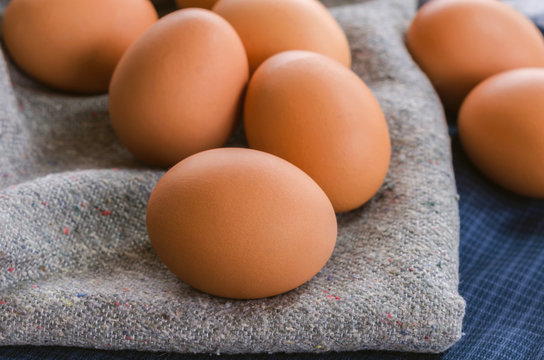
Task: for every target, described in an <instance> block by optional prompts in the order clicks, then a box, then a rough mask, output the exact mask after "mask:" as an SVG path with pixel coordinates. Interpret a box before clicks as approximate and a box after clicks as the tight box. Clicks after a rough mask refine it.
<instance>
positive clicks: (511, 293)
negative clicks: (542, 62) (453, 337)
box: [0, 15, 544, 360]
mask: <svg viewBox="0 0 544 360" xmlns="http://www.w3.org/2000/svg"><path fill="white" fill-rule="evenodd" d="M534 20H535V22H536V23H537V24H539V26H541V29H542V30H543V31H544V15H543V16H540V17H536V18H534ZM542 121H544V114H543V117H542ZM452 146H453V154H454V159H453V160H454V168H455V176H456V181H457V188H458V191H459V194H460V196H461V198H460V215H461V242H460V249H459V252H460V280H461V282H460V285H459V291H460V293H461V295H462V296H463V297H464V298H465V300H466V301H467V309H466V316H465V319H464V323H463V331H464V333H465V335H464V336H463V338H462V339H461V340H460V341H459V342H458V343H457V344H456V345H455V346H453V347H452V348H451V349H450V350H449V351H447V352H446V353H444V354H439V355H424V354H408V353H392V352H377V351H372V352H368V351H360V352H351V353H327V354H319V355H312V354H294V355H286V354H273V355H245V356H220V357H210V356H209V355H179V354H167V353H148V352H137V351H99V350H91V349H78V348H63V347H33V346H20V347H17V346H10V347H0V359H13V360H22V359H25V360H30V359H36V360H37V359H40V360H41V359H44V360H48V359H90V360H92V359H127V360H129V359H130V360H144V359H145V360H147V359H158V360H159V359H160V360H167V359H190V360H204V359H217V360H223V359H229V360H235V359H244V360H249V359H262V360H270V359H277V360H287V359H302V360H305V359H308V360H309V359H322V360H333V359H334V360H348V359H370V360H416V359H417V360H454V359H455V360H461V359H462V360H465V359H471V360H478V359H486V360H488V359H504V360H543V359H544V200H536V199H529V198H524V197H521V196H517V195H514V194H512V193H509V192H508V191H506V190H503V189H501V188H499V187H497V186H496V185H494V184H493V183H491V182H490V181H488V180H487V179H486V178H485V177H483V176H482V175H481V174H480V173H479V172H478V171H477V170H476V169H475V168H474V167H473V166H472V165H471V164H470V162H469V161H468V160H467V158H466V157H465V155H464V153H463V151H462V149H461V147H460V145H459V141H458V139H457V135H456V132H455V128H454V127H452ZM2 326H9V324H2Z"/></svg>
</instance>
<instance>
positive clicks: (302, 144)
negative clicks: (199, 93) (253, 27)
mask: <svg viewBox="0 0 544 360" xmlns="http://www.w3.org/2000/svg"><path fill="white" fill-rule="evenodd" d="M244 123H245V130H246V135H247V139H248V142H249V145H250V147H252V148H254V149H258V150H262V151H266V152H269V153H272V154H275V155H277V156H279V157H281V158H283V159H285V160H287V161H289V162H291V163H293V164H295V165H296V166H298V167H299V168H301V169H302V170H304V171H305V172H306V173H307V174H308V175H310V176H311V177H312V178H313V179H314V180H315V181H316V182H317V183H318V184H319V185H320V186H321V188H322V189H323V190H324V191H325V193H326V194H327V195H328V197H329V199H330V200H331V202H332V204H333V206H334V209H335V210H336V211H337V212H342V211H348V210H351V209H354V208H356V207H359V206H361V205H362V204H363V203H365V202H366V201H367V200H369V199H370V198H371V197H372V196H373V195H374V193H376V191H377V190H378V189H379V187H380V186H381V184H382V182H383V180H384V178H385V175H386V173H387V169H388V167H389V160H390V154H391V148H390V140H389V132H388V129H387V124H386V122H385V118H384V115H383V113H382V110H381V108H380V105H379V104H378V102H377V101H376V99H375V98H374V95H373V94H372V92H371V91H370V90H369V89H368V87H367V86H366V85H365V84H364V83H363V81H362V80H361V79H359V77H357V75H356V74H355V73H354V72H352V71H351V70H349V69H348V68H346V67H344V66H342V64H340V63H339V62H337V61H335V60H332V59H330V58H328V57H326V56H323V55H320V54H316V53H311V52H308V51H287V52H284V53H281V54H278V55H275V56H273V57H271V58H270V59H268V60H267V61H265V62H264V63H263V64H262V65H261V66H260V67H259V68H258V69H257V71H256V72H255V74H254V75H253V78H252V79H251V81H250V83H249V86H248V91H247V96H246V102H245V109H244Z"/></svg>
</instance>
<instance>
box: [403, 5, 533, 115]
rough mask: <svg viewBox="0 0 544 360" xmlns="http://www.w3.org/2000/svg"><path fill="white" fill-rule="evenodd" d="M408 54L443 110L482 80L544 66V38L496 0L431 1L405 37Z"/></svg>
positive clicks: (452, 106)
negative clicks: (427, 80)
mask: <svg viewBox="0 0 544 360" xmlns="http://www.w3.org/2000/svg"><path fill="white" fill-rule="evenodd" d="M406 42H407V45H408V48H409V50H410V53H411V54H412V56H413V57H414V59H415V60H416V62H417V63H418V64H419V66H420V67H421V68H422V70H423V71H424V72H425V73H426V74H427V76H428V77H429V79H430V80H431V82H432V83H433V85H434V87H435V88H436V90H437V92H438V94H439V95H440V97H441V99H442V102H443V103H444V105H445V107H446V108H447V109H448V110H451V111H454V112H456V111H457V110H458V109H459V106H460V105H461V102H462V101H463V99H464V97H465V96H466V95H467V94H468V92H469V91H470V90H471V89H472V88H474V86H476V85H477V84H478V83H479V82H481V81H482V80H484V79H486V78H487V77H489V76H491V75H494V74H497V73H500V72H503V71H506V70H511V69H516V68H522V67H544V38H543V37H542V34H541V33H540V31H539V30H538V29H537V27H536V26H535V25H534V24H533V23H532V22H531V21H530V20H529V19H527V18H526V17H525V16H524V15H522V14H521V13H519V12H518V11H516V10H514V9H513V8H512V7H510V6H509V5H507V4H505V3H503V2H501V1H498V0H434V1H430V2H428V3H427V4H425V5H424V6H423V7H422V8H421V9H420V10H419V11H418V13H417V14H416V16H415V18H414V20H413V22H412V24H411V26H410V28H409V30H408V33H407V35H406Z"/></svg>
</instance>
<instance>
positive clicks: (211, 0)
mask: <svg viewBox="0 0 544 360" xmlns="http://www.w3.org/2000/svg"><path fill="white" fill-rule="evenodd" d="M216 2H217V0H176V5H177V6H178V7H180V8H188V7H199V8H205V9H211V8H212V7H213V6H214V5H215V3H216Z"/></svg>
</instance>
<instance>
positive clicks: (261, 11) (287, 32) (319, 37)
mask: <svg viewBox="0 0 544 360" xmlns="http://www.w3.org/2000/svg"><path fill="white" fill-rule="evenodd" d="M213 11H215V12H216V13H218V14H219V15H221V16H223V17H224V18H225V19H227V21H228V22H229V23H230V24H231V25H232V26H233V27H234V28H235V29H236V31H237V32H238V34H239V35H240V37H241V39H242V42H243V43H244V46H245V48H246V51H247V55H248V59H249V67H250V69H251V72H253V71H255V69H256V68H257V67H258V66H259V65H260V64H261V63H262V62H263V61H265V60H266V59H267V58H269V57H270V56H272V55H274V54H277V53H279V52H282V51H286V50H309V51H314V52H317V53H321V54H324V55H327V56H329V57H331V58H333V59H336V60H338V61H340V62H341V63H342V64H344V65H345V66H347V67H349V66H350V64H351V50H350V48H349V44H348V41H347V39H346V35H345V34H344V32H343V30H342V28H341V27H340V25H339V24H338V23H337V22H336V20H335V19H334V18H333V17H332V15H331V14H330V13H329V11H328V10H327V8H326V7H325V6H324V5H323V4H321V3H320V2H319V1H316V0H258V1H256V0H220V1H218V2H217V4H216V5H215V6H214V7H213Z"/></svg>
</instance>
